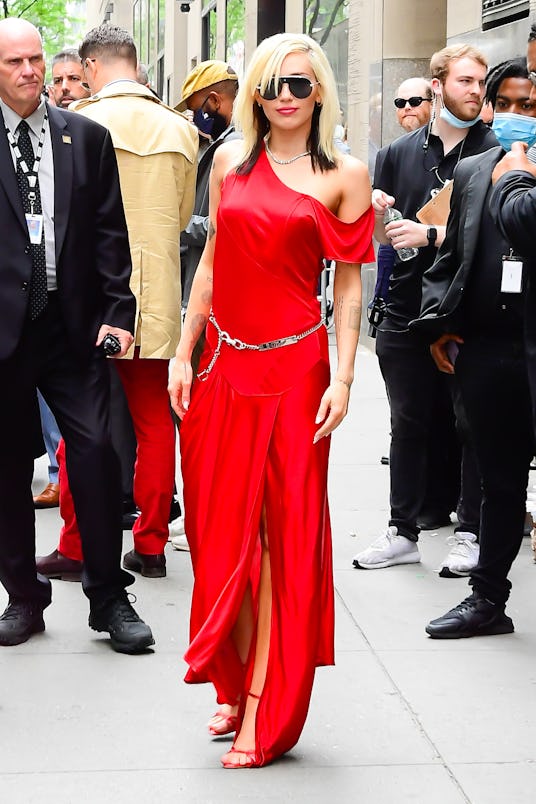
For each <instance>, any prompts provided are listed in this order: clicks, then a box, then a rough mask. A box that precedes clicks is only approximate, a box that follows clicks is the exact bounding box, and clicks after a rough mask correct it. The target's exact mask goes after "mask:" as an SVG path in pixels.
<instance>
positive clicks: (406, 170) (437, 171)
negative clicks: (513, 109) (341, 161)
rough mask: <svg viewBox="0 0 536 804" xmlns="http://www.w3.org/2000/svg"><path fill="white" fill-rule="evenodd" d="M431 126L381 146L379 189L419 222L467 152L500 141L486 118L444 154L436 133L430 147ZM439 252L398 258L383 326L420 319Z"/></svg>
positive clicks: (430, 249) (422, 250)
mask: <svg viewBox="0 0 536 804" xmlns="http://www.w3.org/2000/svg"><path fill="white" fill-rule="evenodd" d="M426 134H427V126H423V127H422V128H419V129H417V130H416V131H411V132H410V133H409V134H404V135H403V136H402V137H400V138H399V139H397V140H395V141H394V142H392V143H391V145H388V146H386V147H385V148H382V150H381V151H380V152H379V154H378V157H377V159H376V170H375V173H374V187H375V189H379V190H383V191H384V192H386V193H389V195H392V196H394V198H395V208H396V209H398V210H400V212H401V213H402V215H403V217H404V218H408V219H410V220H414V221H416V220H417V218H416V213H417V211H418V210H419V209H420V208H421V207H422V206H423V205H424V204H426V202H427V201H429V200H430V198H431V197H432V190H440V189H441V188H442V186H443V183H444V182H445V181H446V180H447V179H451V178H452V174H453V173H454V168H455V167H456V165H457V164H458V162H459V161H460V159H463V158H464V157H466V156H471V155H472V154H479V153H483V152H484V151H487V150H488V148H492V147H494V146H496V145H497V140H496V138H495V135H494V134H493V132H492V131H491V130H490V129H489V128H488V127H487V126H486V125H485V124H484V123H482V121H479V122H478V123H476V124H475V125H474V126H473V127H472V128H470V129H469V131H468V133H467V135H466V137H465V138H464V139H463V140H462V141H461V142H460V143H458V145H456V147H455V148H453V149H452V151H449V153H448V154H447V155H446V156H445V155H444V153H443V143H442V141H441V140H440V139H439V137H436V136H435V135H434V134H431V135H430V137H429V141H428V148H427V149H426V150H425V149H424V147H423V146H424V145H425V142H426ZM436 254H437V249H436V248H435V247H433V246H424V247H422V248H420V249H419V254H418V255H417V256H416V257H414V258H413V259H412V260H408V261H407V262H402V261H401V260H399V259H396V261H395V265H394V268H393V273H392V275H391V280H390V283H389V295H388V298H387V311H386V315H385V318H384V320H383V323H382V325H381V327H380V329H382V330H384V331H393V330H394V331H403V330H406V329H407V327H408V323H409V322H410V321H412V320H413V319H414V318H418V316H419V312H420V309H421V292H422V291H421V288H422V276H423V274H424V272H425V271H426V270H427V269H428V268H430V266H431V265H432V263H433V261H434V259H435V257H436Z"/></svg>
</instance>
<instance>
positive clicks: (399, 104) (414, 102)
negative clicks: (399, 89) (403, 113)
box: [395, 95, 432, 109]
mask: <svg viewBox="0 0 536 804" xmlns="http://www.w3.org/2000/svg"><path fill="white" fill-rule="evenodd" d="M431 100H432V99H431V98H421V97H420V95H415V96H414V97H412V98H395V106H396V108H397V109H403V108H404V106H405V105H406V103H409V105H410V106H413V107H415V106H420V105H421V103H422V102H423V101H428V103H430V101H431Z"/></svg>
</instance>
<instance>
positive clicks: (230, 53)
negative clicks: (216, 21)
mask: <svg viewBox="0 0 536 804" xmlns="http://www.w3.org/2000/svg"><path fill="white" fill-rule="evenodd" d="M244 39H245V8H244V3H243V2H242V0H227V7H226V12H225V60H226V61H227V63H228V64H230V65H231V67H232V68H233V69H234V71H235V72H236V74H237V75H238V76H239V78H242V77H243V75H244Z"/></svg>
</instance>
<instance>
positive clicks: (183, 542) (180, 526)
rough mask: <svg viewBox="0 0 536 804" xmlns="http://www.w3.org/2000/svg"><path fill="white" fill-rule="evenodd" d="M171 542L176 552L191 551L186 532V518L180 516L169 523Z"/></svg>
mask: <svg viewBox="0 0 536 804" xmlns="http://www.w3.org/2000/svg"><path fill="white" fill-rule="evenodd" d="M169 541H170V542H171V546H172V547H173V548H174V549H175V550H190V547H189V545H188V539H187V538H186V533H185V531H184V517H183V516H178V517H177V518H176V519H174V520H173V521H172V522H170V523H169Z"/></svg>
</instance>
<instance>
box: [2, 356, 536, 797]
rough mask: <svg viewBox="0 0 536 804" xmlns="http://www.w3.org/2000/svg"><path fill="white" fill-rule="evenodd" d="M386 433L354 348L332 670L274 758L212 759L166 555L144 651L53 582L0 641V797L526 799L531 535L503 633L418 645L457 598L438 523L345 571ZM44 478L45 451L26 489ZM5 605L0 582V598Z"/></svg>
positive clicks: (338, 507)
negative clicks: (15, 635)
mask: <svg viewBox="0 0 536 804" xmlns="http://www.w3.org/2000/svg"><path fill="white" fill-rule="evenodd" d="M388 430H389V423H388V406H387V402H386V398H385V390H384V387H383V383H382V380H381V377H380V375H379V371H378V367H377V361H376V358H375V356H374V355H373V354H372V353H371V352H369V351H368V350H366V349H364V348H360V350H359V354H358V359H357V372H356V383H355V385H354V390H353V392H352V401H351V410H350V415H349V417H348V418H347V419H346V421H345V422H344V423H343V425H342V426H341V428H340V429H339V430H338V431H337V433H336V434H335V436H334V439H333V449H332V462H331V475H330V491H331V511H332V519H333V530H334V553H335V581H336V589H337V665H336V667H335V668H322V669H320V670H319V671H318V673H317V679H316V683H315V690H314V693H313V698H312V702H311V709H310V715H309V718H308V721H307V724H306V726H305V729H304V732H303V735H302V738H301V740H300V742H299V743H298V745H297V747H296V748H295V749H294V750H293V751H292V752H291V753H290V754H289V755H288V756H286V757H284V758H283V759H282V760H280V761H278V762H276V763H275V764H273V765H271V766H269V767H267V768H263V769H259V770H252V771H245V772H241V773H240V772H234V773H232V772H229V771H224V770H223V769H221V767H220V764H219V757H220V756H221V754H222V753H224V752H225V750H227V748H228V746H229V745H230V742H229V741H228V740H227V738H220V739H210V738H209V737H208V735H207V732H206V727H205V724H206V721H207V720H208V717H209V716H210V714H212V712H213V711H214V709H215V704H214V696H213V692H212V690H211V688H210V687H209V686H208V685H204V686H194V687H192V686H187V685H185V684H183V683H182V680H181V679H182V676H183V673H184V669H185V668H184V664H183V663H182V661H181V658H180V657H181V656H182V653H183V651H184V648H185V646H186V641H187V630H188V605H189V595H190V589H191V583H192V577H191V568H190V559H189V555H188V554H187V553H178V552H175V551H173V550H171V549H168V552H167V557H168V577H167V578H166V579H162V580H147V579H143V578H140V579H139V580H137V581H136V584H135V586H134V587H133V589H134V591H135V593H136V595H137V597H138V603H137V608H138V610H139V612H140V613H141V615H142V616H143V617H144V618H145V619H146V620H147V621H148V622H149V623H150V624H151V626H152V627H153V630H154V634H155V638H156V648H155V652H154V654H150V655H145V656H138V657H130V656H123V655H119V654H115V653H113V652H112V651H111V649H110V647H109V644H108V641H107V639H106V638H104V637H102V636H99V635H97V634H96V633H95V632H93V631H90V630H89V629H88V627H87V613H88V611H87V610H88V607H87V602H86V600H85V599H84V597H83V595H82V593H81V590H80V586H79V584H76V583H63V582H54V601H53V605H52V606H51V607H50V608H49V609H48V610H47V612H46V624H47V630H46V632H45V633H44V634H42V635H39V636H36V637H33V638H32V639H31V640H30V641H29V642H28V643H26V644H25V645H21V646H18V647H16V648H4V649H1V650H0V678H1V686H0V707H1V708H0V802H2V804H3V803H4V802H5V803H6V804H30V803H31V802H39V804H48V802H51V803H52V802H54V804H66V803H67V802H68V803H69V804H71V803H72V804H75V803H76V804H83V803H85V802H88V803H89V804H108V802H110V803H111V802H114V804H122V802H125V803H126V802H128V804H145V802H149V801H150V800H154V801H155V802H156V803H157V804H168V802H234V801H245V802H253V801H273V802H280V801H287V800H288V801H290V800H294V801H299V802H310V801H315V802H326V801H332V802H362V804H394V803H395V802H396V804H399V802H418V803H419V804H429V803H431V802H433V804H461V803H462V802H466V803H467V802H471V804H505V803H507V804H525V802H526V804H529V802H533V801H535V800H536V748H535V746H536V618H535V617H534V610H535V606H534V603H533V596H534V592H533V590H534V588H535V584H534V579H535V577H534V576H535V574H536V566H535V565H534V564H533V562H532V553H531V550H530V545H529V544H528V540H525V541H524V543H523V547H522V550H521V554H520V556H519V558H518V560H517V562H516V564H515V566H514V569H513V572H512V575H511V578H512V581H513V583H514V590H513V594H512V598H511V602H510V604H509V608H508V611H509V613H510V615H511V616H512V617H513V619H514V623H515V626H516V633H515V634H512V635H508V636H504V637H501V636H496V637H486V638H480V639H472V640H460V641H452V642H450V641H447V642H441V641H432V640H429V639H428V638H427V637H426V635H425V633H424V626H425V625H426V623H427V622H428V620H429V619H431V618H432V617H435V616H439V615H440V614H442V613H443V612H444V611H445V610H446V609H447V608H450V607H451V606H452V605H454V604H456V603H458V602H459V601H460V600H461V599H462V598H463V597H464V596H466V594H467V582H466V581H465V580H461V579H460V580H459V579H455V580H449V579H442V578H439V576H438V575H437V573H435V571H434V569H435V568H436V567H437V565H438V564H439V561H440V560H441V558H442V557H443V554H444V552H445V549H446V548H445V537H446V536H447V535H448V534H449V533H450V532H452V529H449V528H444V529H442V530H441V531H440V532H439V533H438V534H436V535H433V534H424V535H423V537H422V542H421V553H422V556H423V562H422V564H417V565H410V566H404V567H393V568H390V569H386V570H377V571H358V570H354V569H353V568H352V563H351V559H352V556H353V555H354V553H356V552H357V551H358V550H359V549H361V548H363V547H365V546H366V545H367V544H368V543H369V542H370V540H371V539H372V538H373V537H375V536H376V535H378V534H379V532H380V531H381V530H382V529H383V528H384V527H385V524H386V519H387V515H388V480H389V477H388V474H389V470H388V467H385V466H382V465H381V464H380V457H381V456H382V455H385V454H387V452H388V444H389V436H388ZM46 482H47V477H46V462H45V460H44V459H41V460H40V461H39V462H38V463H37V466H36V477H35V488H36V489H39V490H40V489H41V488H42V486H44V485H45V483H46ZM534 482H536V478H534ZM37 522H38V552H39V553H41V554H43V553H48V552H50V551H51V550H52V549H53V548H54V547H55V546H56V543H57V535H58V531H59V517H58V514H57V511H40V512H38V514H37ZM352 532H354V533H357V536H351V535H350V533H352ZM130 547H131V534H130V533H126V534H125V550H126V549H130ZM5 602H6V597H5V594H4V592H3V591H2V592H0V605H1V606H2V608H3V606H4V605H5Z"/></svg>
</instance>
